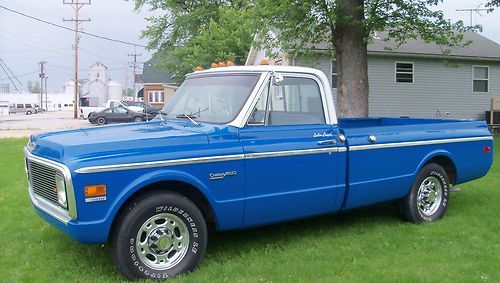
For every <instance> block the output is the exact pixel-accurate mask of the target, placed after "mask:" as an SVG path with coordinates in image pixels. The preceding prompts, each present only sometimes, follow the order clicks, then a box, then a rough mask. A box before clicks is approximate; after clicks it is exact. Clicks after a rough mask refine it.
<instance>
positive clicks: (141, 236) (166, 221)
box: [136, 213, 189, 270]
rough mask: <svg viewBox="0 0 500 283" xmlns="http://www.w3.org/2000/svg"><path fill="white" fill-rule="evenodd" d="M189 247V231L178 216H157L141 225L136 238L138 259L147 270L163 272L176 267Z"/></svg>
mask: <svg viewBox="0 0 500 283" xmlns="http://www.w3.org/2000/svg"><path fill="white" fill-rule="evenodd" d="M188 247H189V231H188V228H187V226H186V224H185V223H184V221H182V220H181V219H180V218H179V217H178V216H176V215H173V214H170V213H161V214H157V215H155V216H153V217H151V218H149V219H148V220H146V222H144V224H142V226H141V228H140V229H139V232H137V237H136V249H137V254H138V256H139V259H140V260H141V261H142V262H143V263H144V264H145V265H146V266H148V267H149V268H152V269H155V270H165V269H170V268H172V267H174V266H176V265H177V264H178V263H179V262H180V261H181V260H182V259H183V258H184V256H185V255H186V253H187V251H188Z"/></svg>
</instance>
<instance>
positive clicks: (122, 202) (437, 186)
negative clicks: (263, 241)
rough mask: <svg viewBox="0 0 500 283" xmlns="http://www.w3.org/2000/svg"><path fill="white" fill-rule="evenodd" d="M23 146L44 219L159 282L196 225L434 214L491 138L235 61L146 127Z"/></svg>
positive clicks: (191, 247) (183, 258)
mask: <svg viewBox="0 0 500 283" xmlns="http://www.w3.org/2000/svg"><path fill="white" fill-rule="evenodd" d="M24 154H25V158H26V162H27V173H28V179H29V195H30V198H31V201H32V203H33V205H34V208H35V209H36V211H37V212H38V213H39V214H40V215H41V216H42V217H43V218H44V219H45V220H46V221H48V222H49V223H51V224H52V225H54V226H56V227H57V228H59V229H60V230H61V231H63V232H65V233H67V234H68V235H70V236H71V237H73V238H74V239H76V240H78V241H81V242H84V243H105V242H109V244H110V250H111V254H112V257H113V259H114V261H115V262H116V263H117V266H118V267H119V269H120V270H121V271H122V273H123V274H124V275H125V276H127V277H128V278H130V279H138V278H152V279H163V278H169V277H171V276H174V275H177V274H180V273H185V272H190V271H192V270H194V269H195V268H196V267H197V266H198V264H199V263H200V262H201V260H202V258H203V256H204V254H205V250H206V247H207V240H208V233H207V223H209V224H212V225H213V227H215V228H216V229H217V230H218V231H223V230H230V229H241V228H248V227H254V226H258V225H266V224H270V223H277V222H282V221H288V220H294V219H299V218H305V217H311V216H316V215H322V214H331V213H337V212H341V211H345V210H348V209H353V208H358V207H362V206H367V205H373V204H377V203H383V202H389V201H393V202H396V203H398V204H399V207H400V212H401V213H402V216H403V217H404V218H405V219H407V220H408V221H410V222H413V223H422V222H432V221H436V220H438V219H441V218H442V217H443V216H444V214H445V212H446V210H447V208H448V206H449V205H450V204H451V205H453V202H452V203H450V202H449V200H450V188H451V187H452V186H454V185H456V184H461V183H464V182H468V181H471V180H474V179H477V178H481V177H482V176H484V175H485V174H486V173H487V172H488V170H489V169H490V166H491V164H492V161H493V138H492V136H491V134H490V132H489V131H488V128H487V125H486V123H485V121H459V120H439V119H411V118H357V119H356V118H351V119H338V118H337V116H336V113H335V106H334V101H333V96H332V93H331V87H330V83H329V81H328V78H327V77H326V76H325V74H324V73H323V72H322V71H320V70H316V69H310V68H300V67H284V66H254V67H249V66H245V67H226V68H217V69H210V70H204V71H197V72H194V73H192V74H189V75H188V76H187V78H186V80H185V81H184V83H183V84H182V86H181V87H180V88H179V89H178V90H177V92H176V94H175V95H174V96H173V98H172V99H171V100H170V101H169V102H168V103H167V104H166V105H165V107H164V108H163V110H162V112H160V114H159V115H158V118H157V119H155V120H153V121H152V122H150V123H137V124H128V125H117V126H112V127H111V126H104V127H98V128H97V127H94V128H87V129H80V130H70V131H63V132H56V133H49V134H42V135H38V136H32V137H31V138H30V140H29V143H28V146H27V147H26V148H25V150H24ZM463 197H464V198H465V197H466V196H465V195H464V196H463ZM462 202H466V200H463V201H462ZM462 204H464V203H462ZM471 205H472V206H473V207H477V204H475V203H474V204H471ZM454 213H460V210H455V211H454ZM491 217H495V215H493V214H492V215H491ZM332 225H333V224H332ZM309 228H310V227H308V229H309ZM249 233H252V232H249ZM304 233H307V231H304ZM257 236H258V235H257ZM306 248H307V249H315V248H316V249H321V247H316V246H315V245H311V246H308V247H306ZM263 260H266V259H265V258H264V259H263Z"/></svg>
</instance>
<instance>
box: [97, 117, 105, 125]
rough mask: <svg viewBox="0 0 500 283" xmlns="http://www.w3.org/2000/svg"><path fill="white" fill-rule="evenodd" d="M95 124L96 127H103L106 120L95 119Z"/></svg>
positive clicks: (101, 118)
mask: <svg viewBox="0 0 500 283" xmlns="http://www.w3.org/2000/svg"><path fill="white" fill-rule="evenodd" d="M95 123H96V124H97V125H104V124H106V118H104V117H97V119H95Z"/></svg>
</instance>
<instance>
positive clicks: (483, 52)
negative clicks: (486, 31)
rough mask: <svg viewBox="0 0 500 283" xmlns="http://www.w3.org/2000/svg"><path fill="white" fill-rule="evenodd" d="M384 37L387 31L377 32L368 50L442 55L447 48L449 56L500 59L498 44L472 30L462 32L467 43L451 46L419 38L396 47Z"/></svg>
mask: <svg viewBox="0 0 500 283" xmlns="http://www.w3.org/2000/svg"><path fill="white" fill-rule="evenodd" d="M384 38H387V32H381V33H378V34H377V35H376V36H375V37H374V40H373V42H372V43H370V44H369V45H368V52H369V53H391V54H392V53H399V54H415V55H436V56H442V55H443V51H444V50H446V49H449V50H450V55H451V56H458V57H469V58H478V59H500V44H498V43H496V42H494V41H492V40H490V39H488V38H486V37H484V36H482V35H480V34H479V33H476V32H472V31H467V32H465V33H464V42H468V41H472V42H471V43H470V44H469V45H466V46H463V47H453V48H447V47H440V46H439V45H437V44H436V43H427V42H425V41H423V40H419V39H409V40H407V42H406V43H405V44H404V45H402V46H400V47H399V48H396V43H395V41H394V40H388V41H384V40H383V39H384Z"/></svg>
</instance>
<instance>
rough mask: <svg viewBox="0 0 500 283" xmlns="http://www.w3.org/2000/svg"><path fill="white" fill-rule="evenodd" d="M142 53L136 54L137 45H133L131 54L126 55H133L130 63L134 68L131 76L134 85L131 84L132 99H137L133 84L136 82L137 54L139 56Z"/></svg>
mask: <svg viewBox="0 0 500 283" xmlns="http://www.w3.org/2000/svg"><path fill="white" fill-rule="evenodd" d="M141 55H142V54H137V46H136V45H134V53H133V54H128V56H132V57H134V62H133V63H132V64H133V68H134V71H133V74H132V75H133V76H134V82H133V84H134V86H133V89H134V93H133V97H134V101H137V93H136V91H135V84H136V83H137V82H136V77H135V71H136V69H137V56H141Z"/></svg>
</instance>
